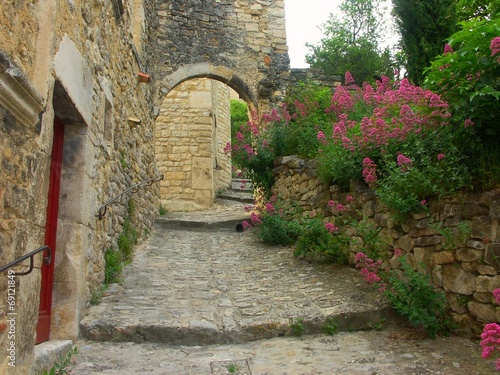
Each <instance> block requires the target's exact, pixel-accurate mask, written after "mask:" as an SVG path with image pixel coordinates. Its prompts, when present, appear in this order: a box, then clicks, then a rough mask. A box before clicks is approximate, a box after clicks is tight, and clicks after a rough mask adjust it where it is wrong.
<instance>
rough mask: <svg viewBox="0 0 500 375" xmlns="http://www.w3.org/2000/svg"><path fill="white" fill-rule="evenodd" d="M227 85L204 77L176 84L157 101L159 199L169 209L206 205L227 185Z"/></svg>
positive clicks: (189, 208) (229, 134)
mask: <svg viewBox="0 0 500 375" xmlns="http://www.w3.org/2000/svg"><path fill="white" fill-rule="evenodd" d="M230 140H231V124H230V88H229V87H228V86H227V85H225V84H224V83H222V82H220V81H217V80H213V79H209V78H193V79H189V80H185V81H183V82H182V83H180V84H178V85H176V86H175V87H174V88H173V89H172V90H171V91H170V92H169V94H168V95H166V96H165V97H164V99H163V101H162V104H161V105H160V109H159V115H158V117H157V119H156V123H155V150H156V161H157V164H158V169H159V172H160V173H162V174H163V175H164V176H165V178H164V180H163V181H161V182H160V196H161V204H162V206H163V207H164V208H165V209H167V210H168V211H193V210H199V209H204V208H208V207H211V206H212V204H213V203H214V201H215V197H216V194H217V192H218V191H221V190H224V189H227V188H230V186H231V158H230V156H229V155H226V154H224V147H225V145H226V144H227V142H229V141H230Z"/></svg>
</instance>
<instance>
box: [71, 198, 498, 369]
mask: <svg viewBox="0 0 500 375" xmlns="http://www.w3.org/2000/svg"><path fill="white" fill-rule="evenodd" d="M247 216H248V213H246V212H245V211H244V210H243V204H240V203H231V204H228V203H227V202H222V203H221V204H217V205H216V206H215V207H214V208H213V209H211V210H208V211H205V212H197V213H187V212H186V213H170V214H167V215H165V216H164V217H162V218H160V219H159V220H158V222H157V225H156V228H155V230H154V231H153V233H152V235H151V237H150V238H149V239H148V240H147V241H145V242H144V243H143V244H141V245H140V246H139V247H138V248H137V249H136V252H135V258H134V261H133V262H132V263H131V264H130V265H128V266H127V267H126V268H125V269H124V271H123V276H122V282H121V283H120V284H115V285H112V286H111V288H110V289H109V291H108V293H107V295H106V296H105V297H104V298H103V300H102V301H101V303H100V304H99V305H98V306H93V307H92V308H91V309H90V311H89V314H88V316H87V317H86V318H85V319H84V320H83V321H82V323H81V332H82V335H83V336H84V339H83V340H81V341H80V342H79V343H77V346H78V347H79V350H80V355H79V356H78V364H77V365H76V366H75V367H74V368H73V369H72V374H82V375H91V374H97V373H106V374H138V373H139V374H142V373H145V374H172V375H173V374H182V375H187V374H204V375H208V374H214V375H219V374H226V373H230V372H229V370H228V369H230V368H233V369H237V370H238V372H234V373H239V374H254V375H257V374H259V375H266V374H267V375H274V374H280V375H285V374H286V375H291V374H341V373H342V374H424V373H426V374H427V373H435V374H438V373H439V374H487V373H490V372H491V373H493V368H492V367H491V365H488V364H486V362H484V361H483V360H482V359H481V358H480V351H479V346H478V344H477V343H475V342H472V341H470V340H466V339H461V338H440V339H438V340H435V341H433V340H425V341H422V340H420V341H416V340H413V338H412V337H411V332H412V331H408V329H407V328H397V327H389V328H388V329H387V330H384V331H383V332H379V331H376V330H373V328H375V327H377V328H380V327H381V326H383V325H386V323H387V322H389V321H393V313H392V311H391V310H390V309H389V308H388V306H387V305H386V304H385V303H384V302H383V301H382V300H381V299H380V296H379V295H378V294H377V293H376V292H374V291H373V290H371V289H370V288H368V287H367V286H366V285H365V283H364V282H362V281H361V280H360V278H359V277H358V275H357V272H356V270H354V269H352V268H349V267H335V266H332V265H317V264H310V263H307V262H304V261H301V260H297V259H294V258H293V256H292V251H291V249H290V248H287V247H270V246H266V245H263V244H262V243H259V242H258V240H256V238H255V237H254V236H253V234H252V233H251V231H245V232H237V231H236V230H235V225H236V223H237V222H240V221H241V220H242V219H244V218H245V217H247ZM297 319H302V322H303V323H302V324H303V326H304V329H305V334H306V335H305V336H303V337H301V338H298V337H294V336H292V329H291V322H297ZM330 319H331V320H330ZM327 322H333V323H332V324H331V326H332V325H335V326H337V327H338V330H339V331H340V332H339V333H337V334H336V335H334V336H326V335H324V334H321V335H320V334H319V333H320V332H322V331H323V327H324V325H325V324H326V323H327ZM370 328H372V330H369V329H370ZM356 330H365V331H362V332H353V331H356ZM367 330H368V331H367ZM408 332H410V333H408ZM405 335H406V336H407V338H405ZM408 335H409V336H408ZM90 340H92V341H90ZM232 365H234V366H232Z"/></svg>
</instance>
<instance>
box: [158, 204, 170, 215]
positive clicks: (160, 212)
mask: <svg viewBox="0 0 500 375" xmlns="http://www.w3.org/2000/svg"><path fill="white" fill-rule="evenodd" d="M167 212H168V211H167V209H166V208H165V207H163V206H162V205H160V208H159V209H158V213H159V214H160V216H164V215H166V214H167Z"/></svg>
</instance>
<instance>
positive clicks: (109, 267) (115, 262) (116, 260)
mask: <svg viewBox="0 0 500 375" xmlns="http://www.w3.org/2000/svg"><path fill="white" fill-rule="evenodd" d="M104 262H105V268H104V284H106V285H107V284H112V283H116V282H117V281H118V276H119V275H120V272H121V271H122V269H123V259H122V256H121V254H120V253H119V252H118V251H116V250H114V249H112V248H109V249H107V250H106V252H105V253H104Z"/></svg>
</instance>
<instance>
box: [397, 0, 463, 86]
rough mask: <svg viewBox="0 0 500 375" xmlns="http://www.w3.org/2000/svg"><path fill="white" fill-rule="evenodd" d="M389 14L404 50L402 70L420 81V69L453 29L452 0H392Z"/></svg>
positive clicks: (413, 79)
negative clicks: (394, 20) (393, 18)
mask: <svg viewBox="0 0 500 375" xmlns="http://www.w3.org/2000/svg"><path fill="white" fill-rule="evenodd" d="M392 3H393V5H394V9H393V14H394V16H395V18H396V24H397V26H398V28H399V31H400V33H401V47H402V49H403V51H404V52H405V54H406V60H407V63H406V71H407V74H408V78H409V79H410V80H411V81H413V83H415V84H417V85H420V84H421V83H422V82H423V79H424V77H423V71H424V69H425V68H427V67H428V66H429V65H430V62H431V61H432V59H434V58H435V57H436V56H438V55H439V54H441V53H442V51H443V46H444V44H445V40H446V38H448V37H450V36H451V35H452V34H453V33H454V32H455V31H456V30H457V17H456V13H457V12H456V7H457V5H456V3H457V2H456V0H392Z"/></svg>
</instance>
